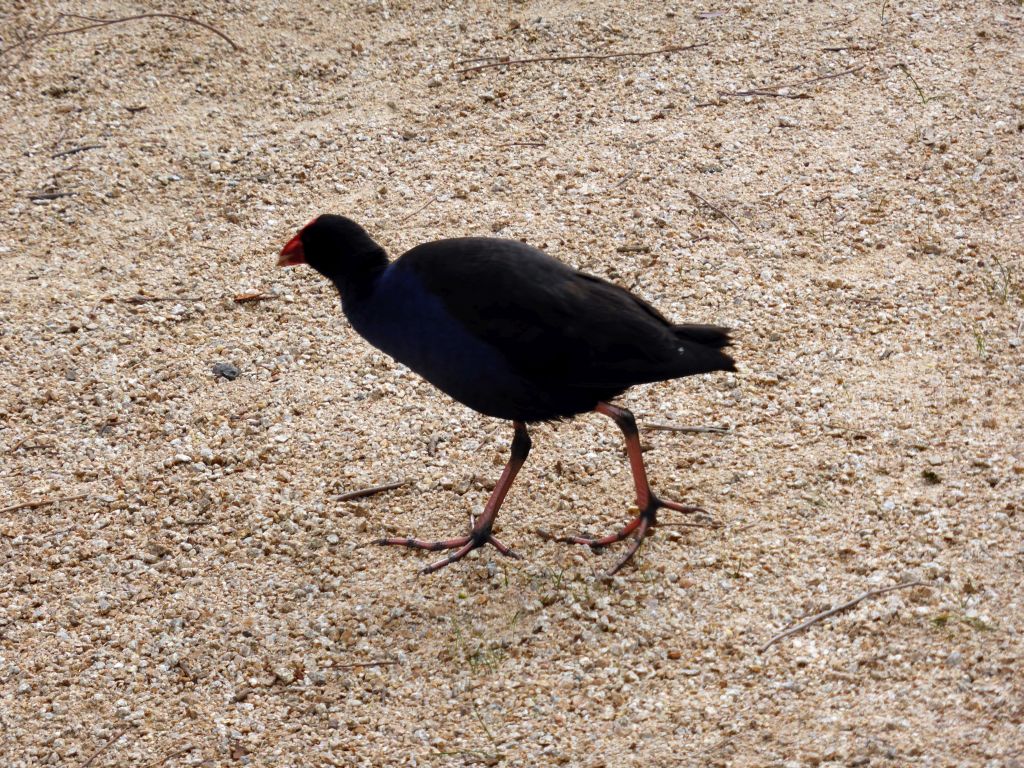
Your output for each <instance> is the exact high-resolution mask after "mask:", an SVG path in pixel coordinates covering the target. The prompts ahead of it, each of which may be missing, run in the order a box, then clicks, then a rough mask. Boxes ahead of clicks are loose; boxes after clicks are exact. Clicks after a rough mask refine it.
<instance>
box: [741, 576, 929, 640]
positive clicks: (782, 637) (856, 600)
mask: <svg viewBox="0 0 1024 768" xmlns="http://www.w3.org/2000/svg"><path fill="white" fill-rule="evenodd" d="M927 586H929V585H928V584H925V583H924V582H923V581H920V580H915V581H907V582H904V583H903V584H896V585H895V586H892V587H883V588H882V589H872V590H871V591H869V592H865V593H864V594H863V595H860V596H859V597H855V598H853V600H850V601H849V602H846V603H843V604H842V605H838V606H836V607H835V608H829V609H828V610H827V611H822V612H821V613H816V614H814V615H813V616H811V618H809V619H807V620H806V621H802V622H800V623H799V624H797V625H796V626H795V627H791V628H789V629H787V630H786V631H785V632H780V633H779V634H777V635H776V636H775V637H773V638H772V639H771V640H769V641H768V642H767V643H765V644H764V645H762V646H761V647H760V648H759V649H758V651H757V652H758V653H764V652H765V651H767V650H768V649H769V648H771V647H772V646H773V645H775V643H777V642H779V641H780V640H785V639H786V638H787V637H789V636H790V635H795V634H796V633H797V632H802V631H803V630H805V629H807V628H808V627H809V626H811V625H812V624H817V623H818V622H819V621H821V620H822V619H827V618H828V617H830V616H835V615H836V614H837V613H842V612H843V611H848V610H849V609H850V608H853V607H854V606H855V605H858V604H860V603H861V602H863V601H864V600H867V599H868V598H869V597H878V596H879V595H884V594H885V593H886V592H893V591H895V590H897V589H907V588H908V587H927Z"/></svg>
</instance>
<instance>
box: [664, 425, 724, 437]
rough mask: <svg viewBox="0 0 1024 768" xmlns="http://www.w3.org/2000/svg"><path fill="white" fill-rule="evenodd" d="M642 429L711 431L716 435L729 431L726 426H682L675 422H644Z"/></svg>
mask: <svg viewBox="0 0 1024 768" xmlns="http://www.w3.org/2000/svg"><path fill="white" fill-rule="evenodd" d="M644 429H651V430H654V431H655V432H711V433H713V434H716V435H725V434H728V433H729V428H728V427H682V426H678V425H676V424H651V423H648V424H644Z"/></svg>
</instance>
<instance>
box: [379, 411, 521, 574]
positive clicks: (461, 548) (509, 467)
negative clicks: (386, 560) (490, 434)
mask: <svg viewBox="0 0 1024 768" xmlns="http://www.w3.org/2000/svg"><path fill="white" fill-rule="evenodd" d="M512 424H513V426H514V427H515V436H514V437H513V438H512V451H511V456H509V460H508V463H507V464H506V465H505V469H504V471H502V473H501V477H500V478H498V482H497V483H496V484H495V486H494V490H493V491H491V496H490V498H489V499H487V505H486V506H485V507H484V511H483V514H482V515H480V517H479V518H478V519H477V520H476V521H474V522H473V525H472V530H470V532H469V534H468V535H466V536H459V537H457V538H454V539H444V540H442V541H424V540H422V539H413V538H391V539H379V540H378V541H377V542H376V543H377V544H381V545H386V544H394V545H397V546H400V547H414V548H416V549H428V550H431V551H434V552H437V551H440V550H442V549H454V550H455V552H452V554H450V555H448V557H446V558H443V559H442V560H438V561H437V562H436V563H432V564H431V565H428V566H427V567H426V568H424V569H423V573H433V572H434V571H439V570H440V569H442V568H444V567H445V566H446V565H450V564H451V563H454V562H455V561H456V560H461V559H462V558H463V557H465V556H466V555H468V554H469V553H470V552H472V551H473V550H474V549H476V548H477V547H482V546H483V545H484V544H490V545H491V546H492V547H494V548H495V549H496V550H498V551H499V552H500V553H501V554H503V555H507V556H508V557H515V558H518V557H519V555H517V554H516V553H515V552H513V551H512V550H511V549H510V548H509V547H507V546H505V545H504V544H502V543H501V542H500V541H498V540H497V539H496V538H494V536H492V535H491V529H492V528H493V527H494V518H495V517H496V516H497V514H498V510H499V509H500V508H501V503H502V502H503V501H504V500H505V495H506V494H507V493H508V489H509V488H510V487H511V486H512V481H513V480H515V479H516V474H518V472H519V469H520V467H522V466H523V464H524V463H525V462H526V457H527V456H528V455H529V453H530V445H531V441H530V435H529V433H528V432H527V431H526V425H525V424H524V423H523V422H521V421H515V422H512ZM470 519H472V518H470Z"/></svg>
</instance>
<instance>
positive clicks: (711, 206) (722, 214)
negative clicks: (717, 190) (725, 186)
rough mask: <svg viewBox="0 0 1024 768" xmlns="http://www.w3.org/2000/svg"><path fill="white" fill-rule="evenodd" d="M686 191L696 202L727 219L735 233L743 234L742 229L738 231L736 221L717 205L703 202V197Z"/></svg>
mask: <svg viewBox="0 0 1024 768" xmlns="http://www.w3.org/2000/svg"><path fill="white" fill-rule="evenodd" d="M686 191H687V192H688V193H689V194H690V195H691V196H692V197H695V198H696V199H697V200H699V201H700V202H702V203H704V205H706V206H707V207H708V208H710V209H711V210H713V211H715V212H716V213H718V214H719V215H720V216H724V217H725V218H726V219H728V220H729V223H730V224H732V225H733V226H734V227H736V231H737V232H739V233H740V234H742V233H743V230H742V229H740V225H739V224H737V223H736V220H735V219H734V218H733V217H732V216H730V215H729V214H728V213H726V212H725V211H723V210H722V209H721V208H719V207H718V206H717V205H714V204H713V203H710V202H708V201H707V200H705V199H704V198H703V197H701V196H700V195H698V194H697V193H696V192H694V191H693V190H692V189H688V190H686Z"/></svg>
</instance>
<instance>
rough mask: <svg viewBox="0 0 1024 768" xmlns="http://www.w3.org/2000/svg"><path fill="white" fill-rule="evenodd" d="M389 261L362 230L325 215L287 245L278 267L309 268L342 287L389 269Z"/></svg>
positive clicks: (342, 219)
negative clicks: (296, 266) (307, 266)
mask: <svg viewBox="0 0 1024 768" xmlns="http://www.w3.org/2000/svg"><path fill="white" fill-rule="evenodd" d="M387 258H388V257H387V254H386V253H385V251H384V249H383V248H381V247H380V246H379V245H377V243H375V242H374V241H373V239H372V238H371V237H370V236H369V235H368V234H367V233H366V230H365V229H363V228H362V227H361V226H359V225H358V224H356V223H355V222H354V221H352V220H351V219H346V218H345V217H344V216H335V215H334V214H331V213H325V214H323V215H321V216H317V217H316V218H315V219H313V220H312V221H311V222H309V224H307V225H306V226H304V227H303V228H302V229H300V230H299V232H298V234H297V235H295V237H293V238H292V239H291V240H289V241H288V243H287V244H286V245H285V246H284V248H282V249H281V255H280V257H279V258H278V260H277V264H278V266H280V267H292V266H295V265H296V264H308V265H309V266H311V267H312V268H313V269H315V270H316V271H317V272H319V273H320V274H322V275H323V276H324V277H328V278H330V279H331V280H333V281H334V282H335V283H337V284H339V286H340V285H341V284H343V283H352V282H359V281H361V280H363V279H365V278H369V277H372V276H373V275H375V274H376V273H377V272H379V271H380V270H381V269H383V268H384V267H386V266H387Z"/></svg>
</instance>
